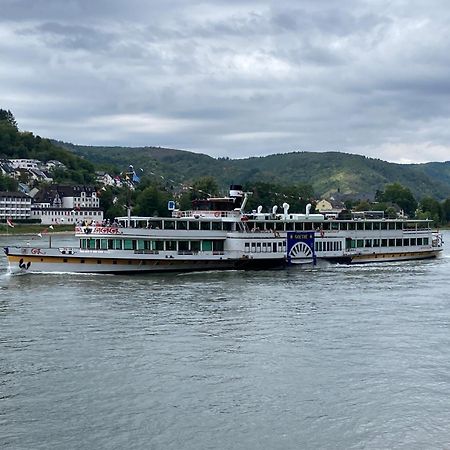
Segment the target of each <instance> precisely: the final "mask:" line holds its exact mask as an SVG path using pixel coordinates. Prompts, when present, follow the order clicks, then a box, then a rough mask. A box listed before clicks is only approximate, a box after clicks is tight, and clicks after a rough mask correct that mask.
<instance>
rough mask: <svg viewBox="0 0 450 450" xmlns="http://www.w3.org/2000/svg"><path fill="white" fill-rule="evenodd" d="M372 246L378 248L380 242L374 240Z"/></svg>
mask: <svg viewBox="0 0 450 450" xmlns="http://www.w3.org/2000/svg"><path fill="white" fill-rule="evenodd" d="M373 246H374V247H379V246H380V240H379V239H374V240H373Z"/></svg>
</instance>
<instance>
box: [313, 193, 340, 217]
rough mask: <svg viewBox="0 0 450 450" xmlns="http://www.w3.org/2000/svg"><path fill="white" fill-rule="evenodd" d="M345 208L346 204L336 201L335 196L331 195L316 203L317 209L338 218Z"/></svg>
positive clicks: (326, 215)
mask: <svg viewBox="0 0 450 450" xmlns="http://www.w3.org/2000/svg"><path fill="white" fill-rule="evenodd" d="M344 209H345V205H344V204H343V203H342V202H339V201H336V200H335V199H334V198H333V197H330V198H329V199H328V200H327V199H322V200H319V201H318V202H317V204H316V211H318V212H319V213H321V214H323V215H324V216H325V217H328V218H337V217H338V215H339V214H340V213H341V212H342V211H343V210H344Z"/></svg>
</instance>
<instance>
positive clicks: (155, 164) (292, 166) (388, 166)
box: [58, 142, 450, 200]
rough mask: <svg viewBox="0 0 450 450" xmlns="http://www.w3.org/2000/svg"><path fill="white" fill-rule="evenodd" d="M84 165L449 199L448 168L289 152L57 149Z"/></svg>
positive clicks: (363, 194)
mask: <svg viewBox="0 0 450 450" xmlns="http://www.w3.org/2000/svg"><path fill="white" fill-rule="evenodd" d="M58 144H59V145H60V146H63V147H65V148H67V149H68V150H70V151H72V152H74V153H75V154H77V155H79V156H83V157H84V158H86V159H87V160H89V161H91V162H94V163H98V164H102V165H111V166H116V167H126V166H128V165H129V164H133V165H134V166H135V167H137V168H142V169H143V171H144V173H147V174H152V173H153V174H156V175H157V176H163V177H164V178H167V179H171V180H174V181H175V182H184V183H186V182H189V181H192V180H194V179H196V178H198V177H201V176H206V175H210V176H213V177H215V178H216V179H217V181H218V182H219V184H221V185H222V186H227V185H228V184H230V183H241V184H247V185H249V184H250V185H251V183H255V182H261V181H263V182H273V183H280V184H292V183H307V184H311V185H312V186H313V188H314V190H315V192H316V194H317V195H318V196H327V195H332V194H333V193H336V192H339V193H340V194H341V195H344V196H349V197H353V198H372V197H373V196H374V194H375V192H376V191H377V190H382V189H383V188H384V186H385V185H386V184H389V183H393V182H398V183H400V184H402V185H404V186H406V187H408V188H409V189H411V191H412V192H413V193H414V195H415V196H416V197H417V198H418V199H420V198H422V197H424V196H432V197H434V198H436V199H439V200H443V199H445V198H448V197H450V162H445V163H437V162H435V163H427V164H394V163H388V162H386V161H381V160H379V159H372V158H367V157H364V156H360V155H353V154H347V153H339V152H325V153H315V152H294V153H286V154H276V155H269V156H264V157H256V158H246V159H227V158H220V159H215V158H212V157H210V156H207V155H203V154H198V153H192V152H188V151H183V150H175V149H165V148H159V147H140V148H126V147H88V146H78V145H73V144H67V143H61V142H59V143H58Z"/></svg>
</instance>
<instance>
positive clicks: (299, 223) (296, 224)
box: [295, 222, 303, 231]
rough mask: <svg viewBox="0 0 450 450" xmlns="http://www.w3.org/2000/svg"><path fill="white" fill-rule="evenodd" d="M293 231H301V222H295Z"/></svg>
mask: <svg viewBox="0 0 450 450" xmlns="http://www.w3.org/2000/svg"><path fill="white" fill-rule="evenodd" d="M295 231H303V222H295Z"/></svg>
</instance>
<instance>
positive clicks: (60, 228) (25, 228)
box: [0, 224, 75, 236]
mask: <svg viewBox="0 0 450 450" xmlns="http://www.w3.org/2000/svg"><path fill="white" fill-rule="evenodd" d="M52 227H53V228H50V227H49V226H46V225H41V224H16V225H14V227H9V226H7V225H4V224H2V225H0V236H10V235H36V234H46V235H47V234H73V233H75V227H74V225H52Z"/></svg>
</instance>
